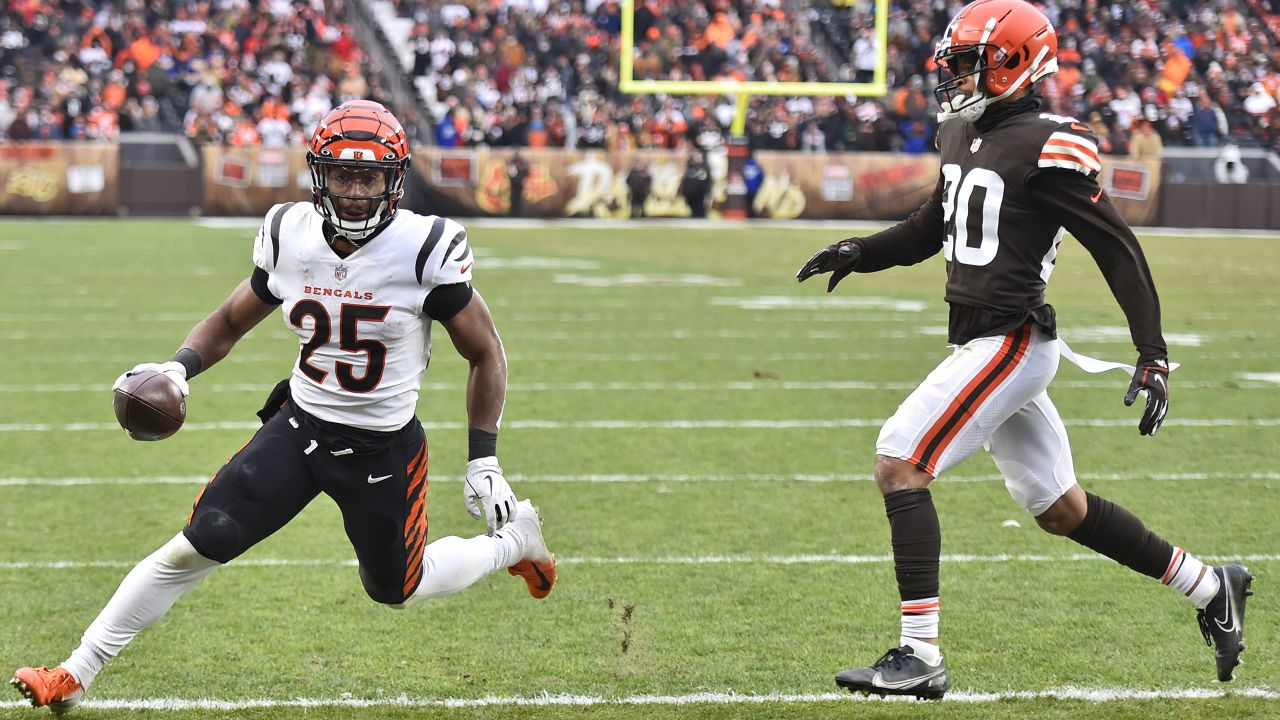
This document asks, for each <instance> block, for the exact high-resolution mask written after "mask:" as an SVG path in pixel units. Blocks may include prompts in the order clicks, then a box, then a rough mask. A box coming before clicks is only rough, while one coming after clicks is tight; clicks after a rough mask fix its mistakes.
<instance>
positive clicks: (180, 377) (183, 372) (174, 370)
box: [111, 360, 191, 397]
mask: <svg viewBox="0 0 1280 720" xmlns="http://www.w3.org/2000/svg"><path fill="white" fill-rule="evenodd" d="M147 370H155V371H156V372H158V373H162V374H163V375H164V376H165V377H167V378H169V379H170V380H172V381H173V384H174V385H177V386H178V389H179V390H181V391H182V397H187V396H189V395H190V394H191V386H190V385H188V384H187V368H186V366H185V365H183V364H182V363H180V362H178V361H176V360H170V361H169V362H167V363H140V364H138V365H134V366H133V369H132V370H129V371H128V372H125V373H122V374H121V375H120V377H118V378H116V381H115V382H114V383H112V384H111V389H112V390H116V389H117V388H119V387H120V386H121V385H122V384H124V380H125V378H127V377H129V376H130V375H137V374H138V373H140V372H146V371H147Z"/></svg>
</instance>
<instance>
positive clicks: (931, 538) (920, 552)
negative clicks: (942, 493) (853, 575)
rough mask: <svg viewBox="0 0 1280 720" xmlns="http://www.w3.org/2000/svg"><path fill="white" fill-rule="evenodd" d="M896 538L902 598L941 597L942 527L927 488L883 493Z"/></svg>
mask: <svg viewBox="0 0 1280 720" xmlns="http://www.w3.org/2000/svg"><path fill="white" fill-rule="evenodd" d="M884 512H885V515H887V516H888V517H889V534H890V536H891V538H892V540H893V569H894V571H895V572H896V573H897V575H898V595H899V597H900V598H901V599H902V600H919V599H921V598H932V597H938V556H940V555H941V554H942V530H941V529H940V528H939V527H938V511H937V510H936V509H935V508H934V507H933V495H932V494H930V492H929V489H928V488H920V489H916V490H897V491H894V492H891V493H889V494H888V495H885V496H884Z"/></svg>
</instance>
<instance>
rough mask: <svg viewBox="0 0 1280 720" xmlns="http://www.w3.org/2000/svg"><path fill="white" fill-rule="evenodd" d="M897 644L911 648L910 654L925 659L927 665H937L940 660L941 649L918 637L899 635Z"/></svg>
mask: <svg viewBox="0 0 1280 720" xmlns="http://www.w3.org/2000/svg"><path fill="white" fill-rule="evenodd" d="M898 645H899V646H902V645H906V646H907V647H910V648H911V654H912V655H915V656H916V657H918V658H920V659H921V660H923V661H925V662H926V663H927V664H929V665H937V664H938V663H939V662H941V661H942V650H941V649H939V648H938V646H937V645H934V644H933V643H930V642H925V641H924V640H921V639H919V638H911V637H905V636H904V637H900V638H898Z"/></svg>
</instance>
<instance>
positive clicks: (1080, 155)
mask: <svg viewBox="0 0 1280 720" xmlns="http://www.w3.org/2000/svg"><path fill="white" fill-rule="evenodd" d="M1062 155H1069V156H1071V157H1074V158H1076V159H1077V160H1079V161H1080V163H1081V164H1082V165H1085V166H1087V167H1091V168H1094V169H1096V170H1101V169H1102V162H1101V161H1100V160H1098V156H1097V155H1090V154H1089V153H1087V152H1085V151H1084V150H1081V149H1079V148H1075V147H1067V146H1066V145H1045V146H1044V152H1042V153H1040V158H1041V159H1054V158H1057V157H1059V156H1062Z"/></svg>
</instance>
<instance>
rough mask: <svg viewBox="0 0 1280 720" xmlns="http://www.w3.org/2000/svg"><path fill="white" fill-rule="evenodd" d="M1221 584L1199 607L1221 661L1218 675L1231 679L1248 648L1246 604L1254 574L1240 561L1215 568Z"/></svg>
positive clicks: (1202, 624)
mask: <svg viewBox="0 0 1280 720" xmlns="http://www.w3.org/2000/svg"><path fill="white" fill-rule="evenodd" d="M1213 572H1214V573H1216V574H1217V575H1218V581H1219V583H1220V585H1221V586H1220V587H1219V588H1218V594H1217V595H1214V596H1213V599H1212V600H1210V601H1209V604H1208V605H1206V606H1205V608H1204V609H1203V610H1198V611H1196V618H1197V619H1198V620H1199V621H1200V633H1201V634H1202V635H1204V643H1205V645H1212V646H1213V649H1214V652H1213V656H1214V659H1215V660H1216V661H1217V663H1218V679H1219V680H1221V681H1222V682H1230V681H1231V675H1232V672H1233V671H1234V670H1235V668H1236V666H1237V665H1239V664H1240V653H1242V652H1244V604H1245V600H1246V599H1247V598H1248V597H1249V596H1250V595H1252V594H1253V591H1252V590H1250V589H1249V585H1250V584H1252V583H1253V576H1252V575H1250V574H1249V569H1248V568H1246V567H1245V566H1243V565H1241V564H1240V563H1231V564H1230V565H1223V566H1222V567H1220V568H1214V569H1213Z"/></svg>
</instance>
